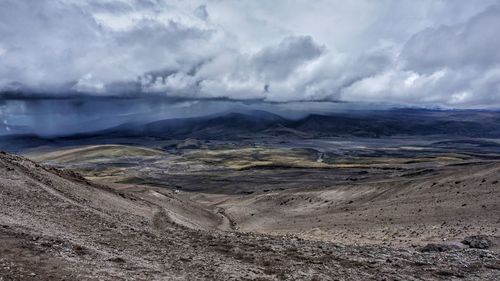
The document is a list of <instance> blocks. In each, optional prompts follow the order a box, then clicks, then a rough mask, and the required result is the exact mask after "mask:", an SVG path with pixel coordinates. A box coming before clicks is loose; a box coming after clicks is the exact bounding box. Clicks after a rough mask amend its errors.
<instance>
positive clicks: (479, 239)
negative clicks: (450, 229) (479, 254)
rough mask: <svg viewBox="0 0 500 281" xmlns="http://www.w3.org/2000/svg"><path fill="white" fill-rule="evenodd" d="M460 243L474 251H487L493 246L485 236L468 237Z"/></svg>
mask: <svg viewBox="0 0 500 281" xmlns="http://www.w3.org/2000/svg"><path fill="white" fill-rule="evenodd" d="M462 243H464V244H465V245H467V246H469V247H471V248H475V249H488V248H490V247H491V246H493V243H492V242H491V240H490V239H489V238H488V237H487V236H486V235H474V236H468V237H465V239H464V240H463V241H462Z"/></svg>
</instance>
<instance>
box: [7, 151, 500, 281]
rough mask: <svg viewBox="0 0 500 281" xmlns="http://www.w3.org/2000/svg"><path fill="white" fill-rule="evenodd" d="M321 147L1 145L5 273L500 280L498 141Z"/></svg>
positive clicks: (22, 276) (11, 276)
mask: <svg viewBox="0 0 500 281" xmlns="http://www.w3.org/2000/svg"><path fill="white" fill-rule="evenodd" d="M408 150H409V151H414V150H415V148H409V149H408ZM318 151H319V150H310V149H307V148H304V147H294V148H290V147H288V148H283V147H278V146H268V147H258V146H257V147H255V146H251V147H244V148H240V147H229V148H228V146H227V145H226V144H224V145H223V146H220V145H217V147H209V148H208V149H207V148H194V149H190V150H181V151H174V152H172V151H169V150H160V149H157V148H154V147H143V148H141V147H129V146H117V145H104V146H90V147H71V148H63V149H56V150H38V151H32V152H30V153H29V154H28V156H29V157H30V158H31V159H36V160H37V161H41V162H43V163H44V165H40V164H37V163H36V162H32V161H31V160H28V159H26V158H23V157H20V156H15V155H12V154H6V153H3V154H0V206H1V208H0V280H2V281H3V280H498V279H500V249H499V245H500V241H499V240H500V239H499V237H500V234H499V228H500V184H499V180H500V162H498V160H497V159H496V158H495V157H496V156H495V154H494V153H490V152H488V153H487V155H481V156H477V155H473V154H472V153H470V152H467V153H458V152H457V151H453V152H450V151H437V152H436V150H432V153H427V152H424V153H422V152H421V150H418V151H420V152H419V153H420V154H419V156H418V157H416V156H415V155H410V154H409V153H410V152H408V151H405V152H404V154H403V155H398V156H393V157H392V158H391V157H382V156H380V155H379V154H380V153H381V151H382V150H373V151H371V152H370V153H375V154H374V155H375V156H373V155H371V156H366V155H360V156H358V157H357V158H355V159H349V157H347V156H346V157H344V158H342V157H340V156H339V155H341V153H337V154H335V155H337V156H336V158H335V160H332V157H333V154H332V153H331V152H328V151H325V152H318ZM429 151H431V149H429ZM365 153H366V152H365ZM337 159H340V160H337ZM374 161H375V162H374ZM53 167H63V168H71V170H66V169H64V170H61V169H58V168H53ZM72 170H76V171H78V172H80V173H82V174H83V175H84V176H85V177H82V176H81V175H80V174H78V173H75V172H73V171H72ZM89 179H91V180H89ZM478 235H479V236H478ZM468 236H477V237H475V238H474V239H476V240H475V241H479V242H484V241H487V243H486V244H487V245H486V246H484V245H483V244H484V243H483V244H481V243H479V242H478V243H476V244H478V245H479V246H478V245H476V244H474V243H472V244H471V243H470V242H464V243H462V241H463V240H464V238H466V237H468ZM429 243H431V245H430V246H426V245H427V244H429ZM466 244H468V245H466ZM481 245H482V246H481ZM483 246H484V247H483ZM478 248H487V249H478Z"/></svg>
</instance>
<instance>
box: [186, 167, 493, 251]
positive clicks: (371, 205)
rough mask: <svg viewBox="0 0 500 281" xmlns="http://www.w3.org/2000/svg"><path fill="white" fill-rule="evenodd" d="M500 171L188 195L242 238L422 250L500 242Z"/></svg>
mask: <svg viewBox="0 0 500 281" xmlns="http://www.w3.org/2000/svg"><path fill="white" fill-rule="evenodd" d="M499 180H500V164H499V163H497V162H482V163H472V164H469V165H464V166H462V165H449V166H443V167H441V168H439V169H436V170H435V171H434V174H433V175H431V176H427V175H425V176H424V177H422V176H413V177H400V178H392V179H386V180H378V179H376V180H374V181H369V180H368V181H364V182H363V183H350V184H348V185H347V184H344V183H340V184H338V185H336V184H335V183H331V186H326V187H319V188H312V187H307V188H302V189H300V188H298V189H285V190H274V191H270V192H256V193H253V194H249V195H224V194H199V193H194V194H191V196H190V198H191V199H192V200H195V201H197V202H199V203H201V204H204V205H206V206H208V207H218V208H224V209H225V212H226V214H227V215H228V216H229V217H231V218H232V220H233V221H234V222H235V224H236V225H237V227H238V229H239V230H240V231H248V232H260V233H271V234H284V233H294V234H297V235H300V236H302V237H304V238H309V239H322V240H328V241H334V242H342V243H350V244H352V243H356V244H384V245H397V246H413V247H416V246H420V245H422V244H426V243H429V242H440V241H447V240H451V241H460V240H461V239H463V238H464V237H465V236H469V235H478V234H484V235H490V236H493V237H499V236H500V232H499V231H500V183H499Z"/></svg>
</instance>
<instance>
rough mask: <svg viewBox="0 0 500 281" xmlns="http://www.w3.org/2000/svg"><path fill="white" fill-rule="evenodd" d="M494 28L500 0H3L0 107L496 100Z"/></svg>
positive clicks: (499, 95)
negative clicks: (60, 102) (57, 102)
mask: <svg viewBox="0 0 500 281" xmlns="http://www.w3.org/2000/svg"><path fill="white" fill-rule="evenodd" d="M498 30H500V0H476V1H469V0H419V1H415V0H411V1H410V0H377V1H375V0H351V1H344V0H317V1H310V0H273V1H264V0H261V1H258V0H254V1H250V0H210V1H206V0H205V1H198V0H36V1H35V0H1V1H0V116H3V119H4V123H5V122H12V120H13V119H14V116H13V115H14V114H15V113H16V112H17V113H19V112H24V113H23V114H25V115H29V114H30V113H31V111H33V112H37V110H38V109H37V108H35V107H36V106H33V105H31V106H28V105H26V104H25V105H22V106H20V105H19V104H17V103H15V102H14V103H12V102H7V100H19V99H21V100H31V99H38V100H39V99H42V98H43V99H45V98H48V99H61V98H66V99H67V98H81V97H86V99H90V100H99V99H105V100H107V99H108V98H112V99H113V100H115V101H116V100H121V99H124V100H125V99H127V100H130V99H133V100H134V101H135V102H136V103H141V101H137V100H147V99H151V98H152V99H153V100H155V101H156V100H157V99H158V98H161V99H164V100H166V101H169V100H170V101H175V102H174V103H175V104H176V106H179V105H178V103H179V101H181V105H182V104H183V106H185V107H187V108H188V111H189V106H188V105H190V104H197V103H198V102H200V101H201V102H203V101H207V100H209V101H214V100H224V101H227V100H229V101H234V102H236V103H242V102H243V103H246V102H255V101H259V102H263V103H273V104H279V103H294V104H295V103H300V102H305V104H308V103H311V102H312V103H313V104H317V102H328V103H338V102H340V103H351V104H354V103H368V104H399V105H409V106H421V107H444V108H500V52H499V51H498V50H500V36H498ZM2 100H3V101H2ZM30 103H31V104H33V102H30ZM38 103H39V102H36V103H35V104H38ZM119 103H120V102H116V103H115V104H119ZM146 103H151V102H146ZM186 103H187V104H186ZM108 104H112V103H108ZM111 107H113V106H112V105H111ZM136 107H137V108H142V107H141V105H136V106H134V110H131V111H126V112H125V113H127V114H129V113H131V112H132V111H133V112H134V114H136V113H137V112H140V111H141V109H137V110H136V109H135V108H136ZM304 107H306V108H307V106H302V108H304ZM47 108H49V109H47ZM80 108H82V107H80ZM43 109H44V110H42V113H41V114H42V115H43V114H44V113H43V112H45V114H50V113H52V112H51V110H52V111H57V113H58V114H63V113H60V112H59V111H61V110H62V111H65V110H66V109H60V108H59V107H58V108H52V107H50V106H49V107H47V106H44V107H43ZM23 110H24V111H23ZM30 110H31V111H30ZM102 110H105V109H102ZM214 110H215V109H214ZM110 111H113V110H110ZM113 112H115V111H113ZM116 112H118V113H123V112H119V111H116ZM87 113H88V112H83V113H82V112H78V114H79V115H81V114H87ZM19 114H21V113H19ZM37 114H38V113H37ZM7 117H10V120H7V119H9V118H7ZM18 119H19V118H18Z"/></svg>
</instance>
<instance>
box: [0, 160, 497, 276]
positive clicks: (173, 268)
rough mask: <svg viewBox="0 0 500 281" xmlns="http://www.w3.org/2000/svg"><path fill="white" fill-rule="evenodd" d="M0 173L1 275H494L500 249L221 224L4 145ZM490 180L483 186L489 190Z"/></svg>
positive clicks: (180, 200)
mask: <svg viewBox="0 0 500 281" xmlns="http://www.w3.org/2000/svg"><path fill="white" fill-rule="evenodd" d="M496 169H497V166H496V165H491V166H489V167H488V169H485V170H484V172H483V176H484V177H485V178H486V179H487V181H488V180H490V179H492V175H494V176H496V174H494V172H495V171H496ZM0 179H1V180H0V188H1V196H0V200H1V202H0V203H1V206H2V208H1V213H0V242H1V243H0V253H1V255H0V269H1V271H0V278H1V279H2V280H437V279H442V280H455V279H457V278H460V279H462V280H497V279H498V277H499V276H500V254H499V253H498V252H496V251H491V250H479V249H473V248H467V247H465V246H464V249H458V248H457V249H455V248H452V250H449V251H444V252H434V251H430V252H421V251H419V250H417V249H405V248H393V247H385V246H380V245H379V246H377V245H372V246H355V245H345V244H337V243H331V242H326V241H314V240H307V239H303V238H301V237H297V236H294V235H278V236H269V235H264V234H252V233H238V232H221V231H219V230H217V229H218V228H219V227H221V226H224V225H225V224H227V223H229V224H231V220H230V221H229V222H228V221H225V220H224V219H223V218H222V216H221V214H220V213H224V212H227V210H225V211H224V210H222V211H221V210H219V212H217V213H211V212H209V211H207V209H204V208H201V207H200V206H196V204H194V203H191V202H189V201H186V200H185V198H184V196H183V195H179V194H176V193H175V192H171V191H168V190H166V189H162V190H161V191H160V192H157V191H155V190H154V189H141V188H138V187H136V188H126V189H125V190H118V189H114V188H110V187H106V186H103V185H98V184H94V183H92V182H89V181H87V180H86V179H84V178H82V177H81V176H79V175H78V174H75V173H73V172H69V171H61V170H57V169H52V168H45V167H43V166H40V165H38V164H36V163H34V162H31V161H30V160H27V159H25V158H22V157H18V156H14V155H9V154H0ZM484 185H486V184H484ZM489 185H490V183H488V187H485V188H487V190H490V191H492V190H494V189H493V188H494V187H492V186H489ZM494 195H497V193H495V194H492V193H490V197H493V196H494ZM297 196H300V194H298V195H297ZM333 197H335V196H333ZM362 197H363V195H362V194H360V197H359V198H358V199H359V200H360V199H361V198H362ZM325 198H326V197H325ZM329 198H330V200H331V199H332V197H329ZM250 200H257V201H258V200H259V199H258V197H257V198H253V199H250ZM325 200H326V199H325ZM471 201H473V200H471ZM486 204H487V205H489V203H486ZM313 206H314V207H312V208H313V209H314V208H316V207H317V204H313ZM489 207H490V208H491V207H492V206H491V205H490V206H489ZM263 212H265V211H264V210H263ZM485 213H487V212H483V214H485ZM223 215H224V214H223ZM258 215H259V216H261V215H262V214H258ZM493 215H494V214H492V216H493ZM486 219H488V218H486ZM311 220H312V219H311ZM240 223H241V222H240ZM242 225H244V224H242ZM263 225H265V224H263ZM249 226H250V223H247V224H246V227H249ZM230 227H231V226H230ZM261 228H262V229H263V226H261ZM431 250H432V249H431Z"/></svg>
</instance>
